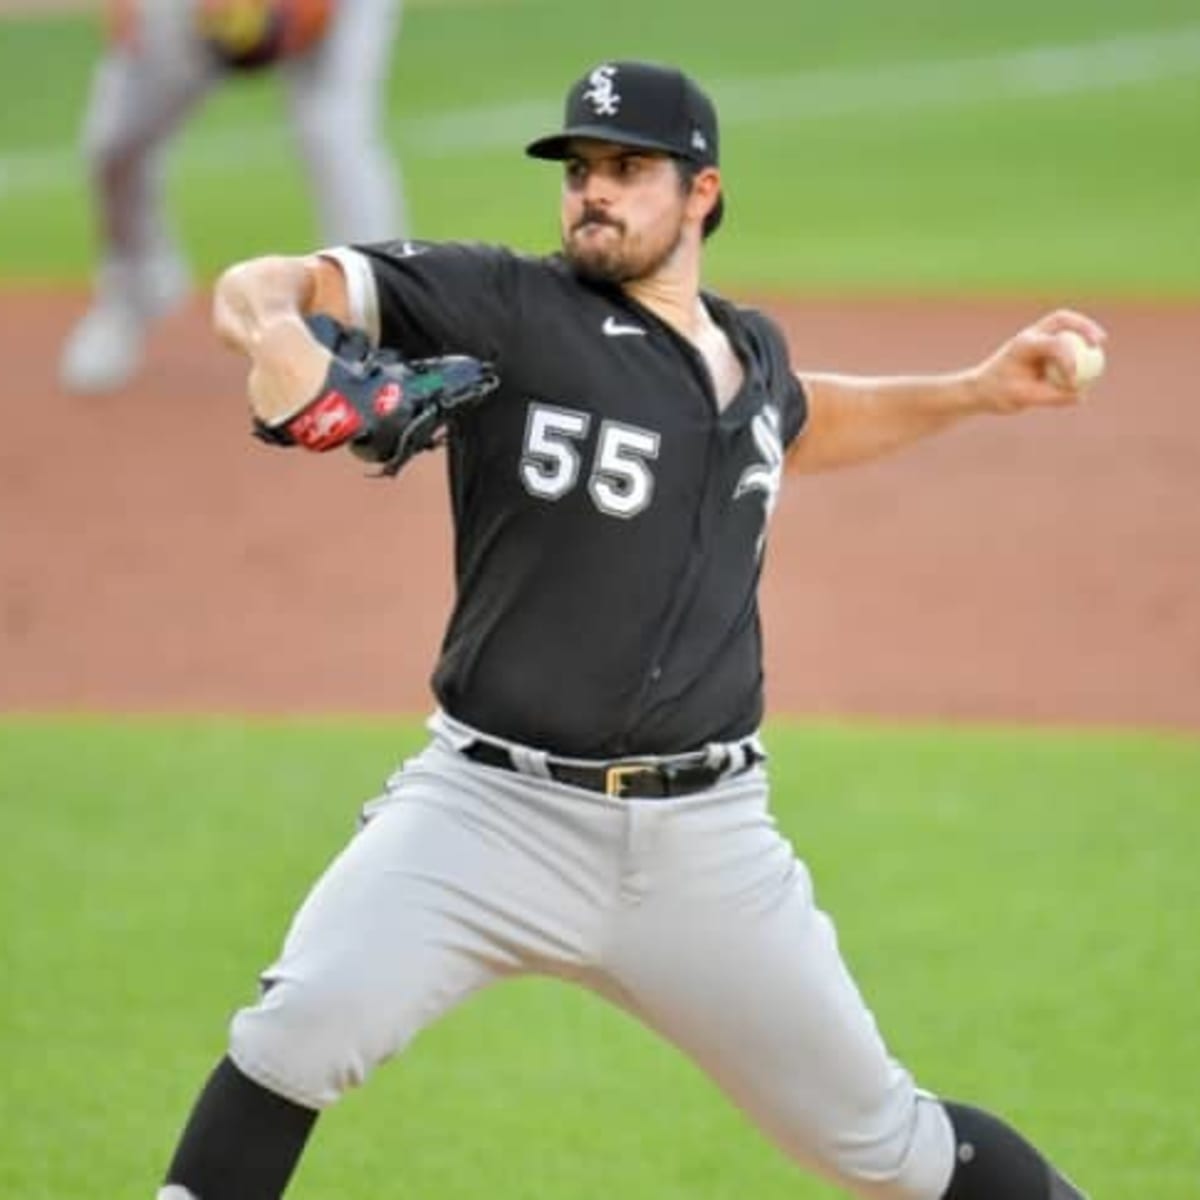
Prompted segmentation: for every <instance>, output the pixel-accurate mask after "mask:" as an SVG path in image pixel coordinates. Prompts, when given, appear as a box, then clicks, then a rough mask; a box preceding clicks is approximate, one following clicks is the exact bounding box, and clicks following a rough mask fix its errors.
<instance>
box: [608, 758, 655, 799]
mask: <svg viewBox="0 0 1200 1200" xmlns="http://www.w3.org/2000/svg"><path fill="white" fill-rule="evenodd" d="M653 770H654V767H653V766H651V764H649V763H617V764H615V765H614V766H611V767H607V768H605V771H604V794H605V795H606V796H610V797H612V798H613V799H614V800H623V799H624V798H625V780H626V779H628V778H629V777H630V776H631V775H641V774H644V773H645V772H647V771H653Z"/></svg>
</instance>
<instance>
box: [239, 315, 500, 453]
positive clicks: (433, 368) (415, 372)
mask: <svg viewBox="0 0 1200 1200" xmlns="http://www.w3.org/2000/svg"><path fill="white" fill-rule="evenodd" d="M305 323H306V324H307V325H308V328H309V330H310V331H311V333H312V335H313V336H314V337H315V338H316V339H317V341H319V342H320V343H321V345H322V346H324V347H325V348H326V349H327V350H329V352H330V353H331V354H332V355H333V361H332V362H331V363H330V364H329V370H328V372H327V373H326V375H325V380H324V382H323V383H322V385H321V387H320V388H319V389H318V392H317V395H316V396H315V397H314V398H313V399H312V400H310V401H309V402H308V403H307V404H305V405H304V406H303V407H302V408H301V409H299V411H297V412H294V413H291V414H289V415H288V416H286V417H284V418H282V419H280V420H279V421H276V422H275V423H273V424H270V425H268V424H267V423H266V422H265V421H262V420H260V419H258V418H257V417H256V418H255V419H254V427H253V431H252V432H253V433H254V436H255V437H257V438H260V439H261V440H262V441H264V442H268V443H270V444H271V445H274V446H303V447H304V448H305V449H307V450H315V451H324V450H333V449H336V448H337V447H338V446H349V448H350V449H351V450H352V451H353V452H354V453H355V454H357V455H358V456H359V457H360V458H364V459H366V460H367V461H368V462H373V463H379V464H380V470H379V474H380V475H385V476H390V475H395V474H396V473H397V472H398V471H399V470H400V468H401V467H402V466H404V464H405V463H406V462H408V460H409V459H410V458H412V456H413V455H414V454H419V453H420V452H421V451H422V450H430V449H432V448H433V447H434V446H437V445H439V444H440V443H441V442H443V441H444V440H445V438H446V435H447V433H448V430H449V427H450V425H451V424H452V423H453V422H454V421H455V420H457V419H458V418H459V417H460V416H461V415H462V414H463V413H464V412H465V411H466V410H468V409H470V408H473V407H474V406H475V405H476V404H478V403H479V402H480V401H481V400H482V399H483V398H484V397H485V396H487V395H488V394H489V393H491V392H493V391H495V389H496V388H497V387H498V386H499V383H500V380H499V378H498V377H497V375H496V372H495V370H494V369H493V368H492V365H491V364H490V363H485V362H480V360H479V359H477V358H470V357H468V356H466V355H461V354H458V355H456V354H451V355H446V356H444V357H442V358H423V359H411V360H408V359H404V358H401V357H400V356H399V355H398V354H396V353H395V352H394V351H391V350H379V349H374V348H373V347H372V346H371V344H370V342H369V341H368V340H367V336H366V334H364V333H362V332H361V331H359V330H356V329H348V328H347V327H346V326H344V325H342V324H341V323H340V322H338V321H335V320H334V319H333V318H332V317H329V316H326V315H324V314H316V315H314V316H310V317H306V318H305Z"/></svg>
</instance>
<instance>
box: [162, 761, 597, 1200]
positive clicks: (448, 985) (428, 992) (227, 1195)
mask: <svg viewBox="0 0 1200 1200" xmlns="http://www.w3.org/2000/svg"><path fill="white" fill-rule="evenodd" d="M500 774H501V773H499V772H490V773H489V772H487V771H486V770H485V769H480V768H478V767H475V766H474V765H473V764H468V765H467V766H466V767H463V766H460V765H458V764H457V762H456V760H455V758H454V756H453V755H450V754H448V753H446V752H445V751H441V750H439V749H437V748H436V747H433V748H431V749H430V750H428V751H426V752H425V754H423V755H421V756H419V757H418V758H417V759H415V760H413V762H412V763H410V764H407V765H406V767H405V769H404V770H403V771H401V772H399V773H398V774H397V775H396V776H394V777H393V780H392V782H391V783H390V785H389V789H388V792H387V793H386V794H385V796H383V797H381V798H380V800H379V801H376V802H374V803H373V804H371V805H369V806H368V808H367V810H366V811H367V814H368V820H367V821H366V824H365V827H364V828H363V829H362V830H361V832H360V833H359V834H358V835H357V836H356V837H355V838H354V839H353V840H352V841H351V842H350V844H349V845H348V846H347V847H346V848H345V850H344V851H343V852H342V853H341V854H340V855H339V856H338V858H337V859H336V860H335V861H334V863H333V864H332V865H331V866H330V868H329V869H328V870H327V871H326V872H325V874H324V875H323V876H322V877H321V879H320V880H319V881H318V883H317V885H316V886H315V888H314V889H313V890H312V892H311V893H310V895H309V896H308V898H307V899H306V900H305V902H304V904H303V905H302V906H301V908H300V911H299V912H298V913H297V915H296V918H295V920H294V921H293V923H292V927H291V929H290V930H289V932H288V935H287V938H286V940H285V944H284V948H283V952H282V954H281V956H280V958H279V960H278V961H277V962H276V963H275V964H274V965H273V966H271V967H270V968H268V970H267V971H266V972H265V973H264V977H263V978H264V983H265V990H264V993H263V995H262V996H261V998H260V999H259V1001H258V1003H256V1004H254V1005H252V1006H250V1007H248V1008H245V1009H242V1010H241V1011H240V1012H239V1013H237V1014H236V1016H235V1017H234V1020H233V1023H232V1028H231V1032H230V1042H229V1059H228V1062H227V1063H225V1064H222V1066H221V1067H219V1068H218V1071H217V1072H216V1074H215V1075H214V1077H213V1079H212V1080H211V1081H210V1084H209V1086H208V1088H206V1089H205V1092H204V1094H203V1095H202V1096H201V1099H200V1101H199V1102H198V1104H197V1106H196V1110H195V1112H194V1113H193V1115H192V1119H191V1120H190V1121H189V1122H188V1125H187V1127H186V1129H185V1131H184V1135H183V1138H182V1140H181V1143H180V1146H179V1149H178V1151H177V1153H176V1156H175V1159H174V1162H173V1165H172V1168H171V1174H170V1176H169V1178H168V1180H167V1183H168V1184H170V1185H173V1186H177V1187H182V1188H186V1189H187V1190H188V1191H190V1192H192V1193H193V1194H195V1195H197V1196H199V1197H200V1198H201V1200H276V1198H277V1196H278V1195H279V1194H280V1192H281V1190H282V1188H283V1186H284V1184H285V1183H286V1179H287V1176H288V1175H290V1173H291V1168H292V1167H293V1166H294V1165H295V1159H296V1158H298V1157H299V1154H300V1152H301V1150H302V1149H303V1146H304V1143H305V1140H306V1139H307V1136H308V1131H309V1129H310V1128H311V1125H312V1122H313V1120H315V1117H316V1113H317V1112H318V1111H320V1110H321V1109H323V1108H325V1107H327V1106H328V1105H330V1104H332V1103H333V1102H334V1101H335V1100H337V1098H338V1097H339V1096H340V1095H341V1094H342V1092H344V1091H345V1090H346V1089H347V1088H349V1087H353V1086H355V1085H357V1084H360V1083H362V1082H363V1081H364V1080H365V1079H366V1078H367V1076H368V1075H369V1074H370V1072H371V1071H372V1069H373V1068H374V1067H376V1066H377V1065H378V1064H379V1063H381V1062H383V1061H384V1060H385V1059H387V1058H389V1057H390V1056H392V1055H393V1054H396V1053H398V1052H399V1051H400V1050H402V1049H403V1048H404V1046H405V1045H406V1044H407V1043H408V1042H409V1041H410V1040H411V1038H412V1037H413V1036H415V1034H416V1033H417V1032H418V1031H419V1030H421V1029H423V1028H425V1027H426V1026H428V1025H429V1024H431V1023H432V1022H434V1021H435V1020H436V1019H437V1018H438V1017H439V1016H441V1015H442V1014H443V1013H445V1012H447V1011H449V1009H450V1008H452V1007H453V1006H454V1005H455V1004H457V1003H458V1002H459V1001H460V1000H462V999H464V998H465V997H466V996H468V995H469V994H470V993H472V992H474V991H476V990H478V989H480V988H482V987H484V986H485V985H486V984H488V983H490V982H492V981H493V980H496V979H499V978H501V977H504V976H507V975H511V974H515V973H517V972H521V971H526V970H541V969H545V970H553V969H555V967H556V966H557V967H562V968H564V969H565V970H567V971H569V970H570V969H571V968H573V967H578V965H579V964H580V963H582V962H583V961H585V960H586V959H589V958H591V957H592V956H593V955H592V950H591V946H590V943H591V942H593V941H594V939H595V926H596V924H597V922H596V920H595V918H589V916H588V914H589V912H590V911H591V910H592V909H594V907H595V904H594V897H593V896H592V894H591V893H590V892H589V890H588V889H587V887H586V886H584V885H582V884H581V878H583V877H586V875H587V874H588V869H587V868H586V865H582V866H581V869H580V870H579V871H578V872H572V871H570V870H568V869H566V868H565V867H564V859H563V857H562V856H561V855H560V854H558V853H555V852H554V851H555V849H556V848H557V847H559V846H562V845H564V844H567V842H569V844H571V845H577V844H580V842H581V837H580V836H579V835H577V834H576V833H575V832H574V831H573V830H570V829H567V830H563V829H562V828H561V826H562V824H563V823H562V822H559V824H558V826H556V824H555V822H554V816H555V814H554V813H553V812H551V813H550V819H548V820H547V819H544V815H543V814H544V812H545V806H542V810H541V812H539V808H538V805H537V803H536V800H534V801H528V802H527V801H526V797H525V795H524V793H523V792H522V790H521V789H520V787H519V784H518V782H517V781H516V779H515V777H501V778H500V779H499V780H495V781H493V779H492V778H491V776H496V775H500ZM255 1164H260V1165H259V1166H255ZM213 1179H219V1180H221V1181H222V1182H221V1187H220V1189H219V1190H218V1191H216V1192H214V1193H212V1194H210V1192H207V1191H205V1190H204V1189H203V1188H202V1187H200V1184H201V1183H202V1182H203V1181H205V1180H213ZM167 1194H168V1195H170V1193H167ZM172 1200H174V1197H172Z"/></svg>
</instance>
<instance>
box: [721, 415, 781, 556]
mask: <svg viewBox="0 0 1200 1200" xmlns="http://www.w3.org/2000/svg"><path fill="white" fill-rule="evenodd" d="M750 435H751V437H753V438H754V444H755V445H756V446H757V447H758V452H759V453H760V454H761V455H762V461H761V462H756V463H754V464H752V465H751V466H749V467H747V468H746V469H745V470H744V471H743V472H742V474H741V478H740V479H739V480H738V482H737V487H736V488H734V489H733V498H734V499H735V500H737V499H739V498H740V497H742V496H745V495H748V494H749V493H750V492H762V494H763V508H764V510H765V516H764V520H763V531H762V533H761V534H759V536H758V552H759V554H761V553H762V548H763V541H764V539H765V538H766V536H767V531H766V523H767V521H768V520H770V517H771V513H772V512H773V511H774V508H775V501H776V500H778V499H779V486H780V484H781V483H782V481H783V437H782V436H781V434H780V431H779V410H778V409H777V408H776V407H775V406H774V405H773V404H768V405H766V407H764V408H763V410H762V412H760V413H759V414H758V415H757V416H756V417H755V418H754V420H753V421H752V422H751V423H750Z"/></svg>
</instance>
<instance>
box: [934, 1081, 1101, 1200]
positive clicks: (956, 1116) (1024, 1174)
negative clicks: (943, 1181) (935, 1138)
mask: <svg viewBox="0 0 1200 1200" xmlns="http://www.w3.org/2000/svg"><path fill="white" fill-rule="evenodd" d="M943 1107H944V1108H945V1109H946V1112H947V1113H949V1115H950V1123H951V1125H953V1126H954V1143H955V1148H956V1154H955V1160H954V1174H953V1175H952V1176H951V1177H950V1186H949V1187H948V1188H947V1189H946V1192H945V1195H944V1196H943V1198H942V1200H1087V1197H1086V1196H1085V1195H1084V1194H1083V1193H1082V1192H1081V1191H1080V1190H1079V1189H1078V1188H1076V1187H1075V1186H1074V1185H1073V1184H1071V1183H1069V1182H1068V1181H1067V1180H1066V1179H1064V1178H1063V1177H1062V1176H1061V1175H1060V1174H1059V1173H1058V1172H1057V1171H1056V1170H1055V1169H1054V1168H1053V1167H1052V1166H1051V1165H1050V1164H1049V1163H1048V1162H1047V1161H1046V1160H1045V1158H1043V1157H1042V1155H1041V1154H1040V1153H1039V1152H1038V1151H1037V1150H1035V1149H1034V1148H1033V1146H1031V1145H1030V1144H1029V1143H1028V1142H1027V1141H1026V1140H1025V1139H1024V1138H1023V1137H1022V1136H1021V1135H1020V1134H1019V1133H1017V1131H1016V1130H1015V1129H1013V1128H1011V1127H1010V1126H1008V1125H1006V1124H1005V1123H1004V1122H1003V1121H1001V1120H1000V1119H999V1118H998V1117H993V1116H992V1115H991V1114H990V1113H986V1112H984V1111H983V1110H982V1109H978V1108H971V1107H970V1106H969V1105H966V1104H955V1103H953V1102H952V1101H943Z"/></svg>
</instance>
